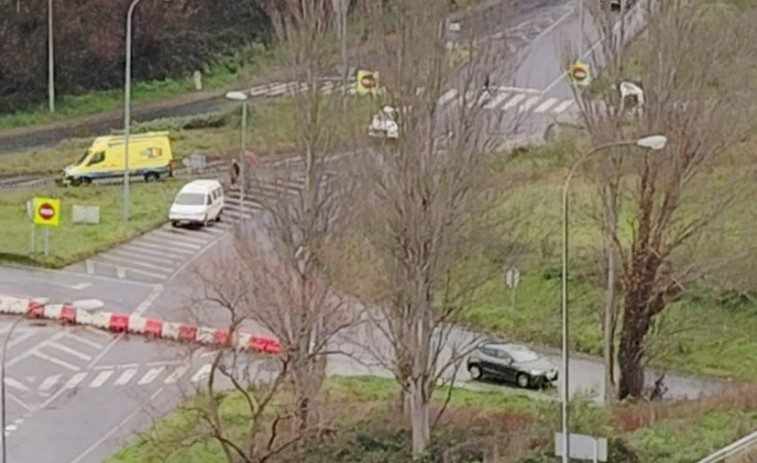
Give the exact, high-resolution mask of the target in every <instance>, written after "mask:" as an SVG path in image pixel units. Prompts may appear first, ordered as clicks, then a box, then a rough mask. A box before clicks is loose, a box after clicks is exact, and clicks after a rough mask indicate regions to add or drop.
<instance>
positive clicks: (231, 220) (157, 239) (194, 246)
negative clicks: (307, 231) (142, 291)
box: [67, 155, 340, 284]
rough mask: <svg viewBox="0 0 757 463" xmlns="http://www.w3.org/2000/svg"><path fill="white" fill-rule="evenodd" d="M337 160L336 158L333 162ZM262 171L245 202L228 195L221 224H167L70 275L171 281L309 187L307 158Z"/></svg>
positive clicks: (235, 194) (74, 268) (236, 191)
mask: <svg viewBox="0 0 757 463" xmlns="http://www.w3.org/2000/svg"><path fill="white" fill-rule="evenodd" d="M338 159H340V156H338V155H337V156H333V157H332V158H331V159H330V160H331V161H335V160H338ZM257 170H258V171H260V173H259V174H258V175H254V176H252V177H253V179H252V180H251V181H250V182H249V185H248V186H247V189H246V191H245V196H244V199H242V198H241V197H240V191H239V189H233V190H227V191H226V195H225V198H224V203H225V204H224V209H223V212H222V214H221V221H219V222H214V223H211V224H209V225H208V226H206V227H199V228H175V227H172V226H171V225H170V224H165V225H163V226H161V227H159V228H157V229H155V230H153V231H150V232H148V233H146V234H144V235H142V236H139V237H137V238H135V239H133V240H131V241H129V242H127V243H124V244H122V245H120V246H117V247H115V248H112V249H109V250H107V251H105V252H102V253H100V254H98V255H97V256H94V257H92V258H90V259H87V260H85V261H84V262H81V263H77V264H74V265H72V266H70V267H69V268H68V269H67V270H69V271H75V272H79V273H86V274H88V275H100V276H106V277H109V278H115V279H120V280H130V281H140V282H144V283H150V284H160V283H163V282H165V281H166V280H169V279H170V278H172V277H173V275H175V274H177V273H178V272H179V271H181V270H182V268H184V267H185V266H186V265H188V263H189V262H190V261H191V260H192V259H193V258H194V257H195V256H196V255H198V254H200V253H202V252H204V251H205V250H206V249H208V248H209V247H211V246H213V244H214V243H215V242H216V241H217V240H218V239H220V238H221V237H222V236H224V235H225V234H227V233H229V232H231V231H232V230H233V228H234V225H235V224H236V223H239V222H240V221H241V220H243V219H254V217H255V216H256V215H257V214H259V213H260V211H262V210H263V209H264V205H266V204H271V203H273V202H275V201H276V202H277V201H281V200H282V199H284V200H286V199H288V198H291V199H294V198H296V197H297V196H298V195H299V193H300V191H302V188H303V187H304V184H305V178H304V174H303V171H304V160H303V159H302V158H293V159H286V160H281V161H277V162H272V163H267V164H265V165H263V166H261V167H259V168H257ZM328 178H330V177H329V176H328V172H327V175H326V179H328Z"/></svg>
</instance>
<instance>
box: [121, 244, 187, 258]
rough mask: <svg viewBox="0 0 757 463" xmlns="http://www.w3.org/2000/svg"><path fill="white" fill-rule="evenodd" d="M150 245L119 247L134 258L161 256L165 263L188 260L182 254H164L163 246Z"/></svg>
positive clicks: (125, 245)
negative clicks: (167, 261)
mask: <svg viewBox="0 0 757 463" xmlns="http://www.w3.org/2000/svg"><path fill="white" fill-rule="evenodd" d="M148 244H149V243H136V242H134V243H127V244H124V245H121V246H119V247H118V249H119V250H123V251H126V252H128V253H130V254H134V257H140V256H154V257H157V256H161V257H162V258H163V259H164V261H166V260H175V261H177V262H181V261H183V260H184V259H186V256H184V255H182V254H176V253H173V252H164V251H165V249H164V248H163V247H162V246H154V247H153V246H152V245H150V246H147V245H148Z"/></svg>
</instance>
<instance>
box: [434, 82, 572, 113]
mask: <svg viewBox="0 0 757 463" xmlns="http://www.w3.org/2000/svg"><path fill="white" fill-rule="evenodd" d="M463 101H466V103H467V105H468V106H472V105H475V104H479V105H481V107H482V108H483V109H484V110H488V111H501V112H514V113H519V114H524V113H525V114H541V115H549V114H551V115H554V116H559V115H561V114H563V113H565V112H566V111H567V110H569V109H571V108H572V107H573V106H574V104H575V99H573V98H572V97H571V98H557V97H552V96H547V95H544V93H543V92H542V91H540V90H533V89H527V88H515V87H497V88H494V89H492V90H490V91H489V92H483V93H478V94H476V93H474V92H466V93H462V92H459V91H458V90H457V89H455V88H452V89H449V90H447V91H446V92H445V93H443V94H442V96H441V97H439V100H438V102H437V103H438V104H439V106H442V107H446V106H450V105H460V104H462V102H463Z"/></svg>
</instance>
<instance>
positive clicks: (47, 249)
mask: <svg viewBox="0 0 757 463" xmlns="http://www.w3.org/2000/svg"><path fill="white" fill-rule="evenodd" d="M48 255H50V228H49V227H45V257H47V256H48Z"/></svg>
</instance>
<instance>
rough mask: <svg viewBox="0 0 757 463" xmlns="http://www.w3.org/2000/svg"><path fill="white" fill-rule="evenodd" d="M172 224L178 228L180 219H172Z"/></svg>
mask: <svg viewBox="0 0 757 463" xmlns="http://www.w3.org/2000/svg"><path fill="white" fill-rule="evenodd" d="M171 226H172V227H173V228H177V227H178V226H179V221H178V220H172V221H171Z"/></svg>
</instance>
